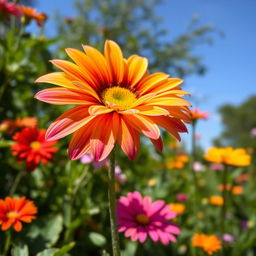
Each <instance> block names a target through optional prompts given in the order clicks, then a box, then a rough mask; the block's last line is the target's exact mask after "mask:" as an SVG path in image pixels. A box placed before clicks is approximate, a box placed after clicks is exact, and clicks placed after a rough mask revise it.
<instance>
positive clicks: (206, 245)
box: [192, 234, 221, 255]
mask: <svg viewBox="0 0 256 256" xmlns="http://www.w3.org/2000/svg"><path fill="white" fill-rule="evenodd" d="M192 246H196V247H201V248H202V249H203V250H204V251H205V252H206V253H208V254H209V255H212V254H213V253H215V252H217V251H219V250H221V240H220V239H219V238H218V237H217V236H215V235H206V234H194V236H193V238H192Z"/></svg>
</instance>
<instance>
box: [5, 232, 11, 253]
mask: <svg viewBox="0 0 256 256" xmlns="http://www.w3.org/2000/svg"><path fill="white" fill-rule="evenodd" d="M10 246H11V231H10V230H8V231H6V238H5V244H4V252H3V256H7V255H8V252H9V249H10Z"/></svg>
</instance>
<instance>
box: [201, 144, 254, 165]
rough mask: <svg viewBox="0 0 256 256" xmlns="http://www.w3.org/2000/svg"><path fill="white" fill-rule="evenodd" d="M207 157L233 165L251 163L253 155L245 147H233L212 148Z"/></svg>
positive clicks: (209, 159) (207, 158)
mask: <svg viewBox="0 0 256 256" xmlns="http://www.w3.org/2000/svg"><path fill="white" fill-rule="evenodd" d="M205 159H206V160H207V161H209V162H213V163H222V164H226V165H232V166H248V165H250V163H251V156H250V155H249V154H248V153H247V152H246V150H245V149H243V148H237V149H233V148H232V147H226V148H216V147H212V148H210V149H209V150H208V151H207V153H206V155H205Z"/></svg>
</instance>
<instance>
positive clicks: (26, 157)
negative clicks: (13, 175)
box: [11, 128, 57, 171]
mask: <svg viewBox="0 0 256 256" xmlns="http://www.w3.org/2000/svg"><path fill="white" fill-rule="evenodd" d="M45 133H46V130H44V129H42V130H38V129H37V128H25V129H23V130H22V131H21V132H18V133H16V134H15V135H14V137H13V140H14V141H15V143H14V144H13V145H12V146H11V150H12V155H13V156H16V158H17V161H18V162H21V161H25V162H26V168H27V169H28V171H33V170H34V169H35V168H36V167H37V166H38V165H39V164H40V162H42V163H43V164H47V163H48V162H49V160H51V159H52V158H53V155H54V153H55V152H56V151H57V148H56V147H54V145H55V144H56V143H57V142H56V141H50V142H49V141H46V140H45Z"/></svg>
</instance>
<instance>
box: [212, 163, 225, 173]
mask: <svg viewBox="0 0 256 256" xmlns="http://www.w3.org/2000/svg"><path fill="white" fill-rule="evenodd" d="M210 168H211V169H212V170H213V171H222V170H223V169H224V166H223V165H222V164H220V163H212V164H211V165H210Z"/></svg>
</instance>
